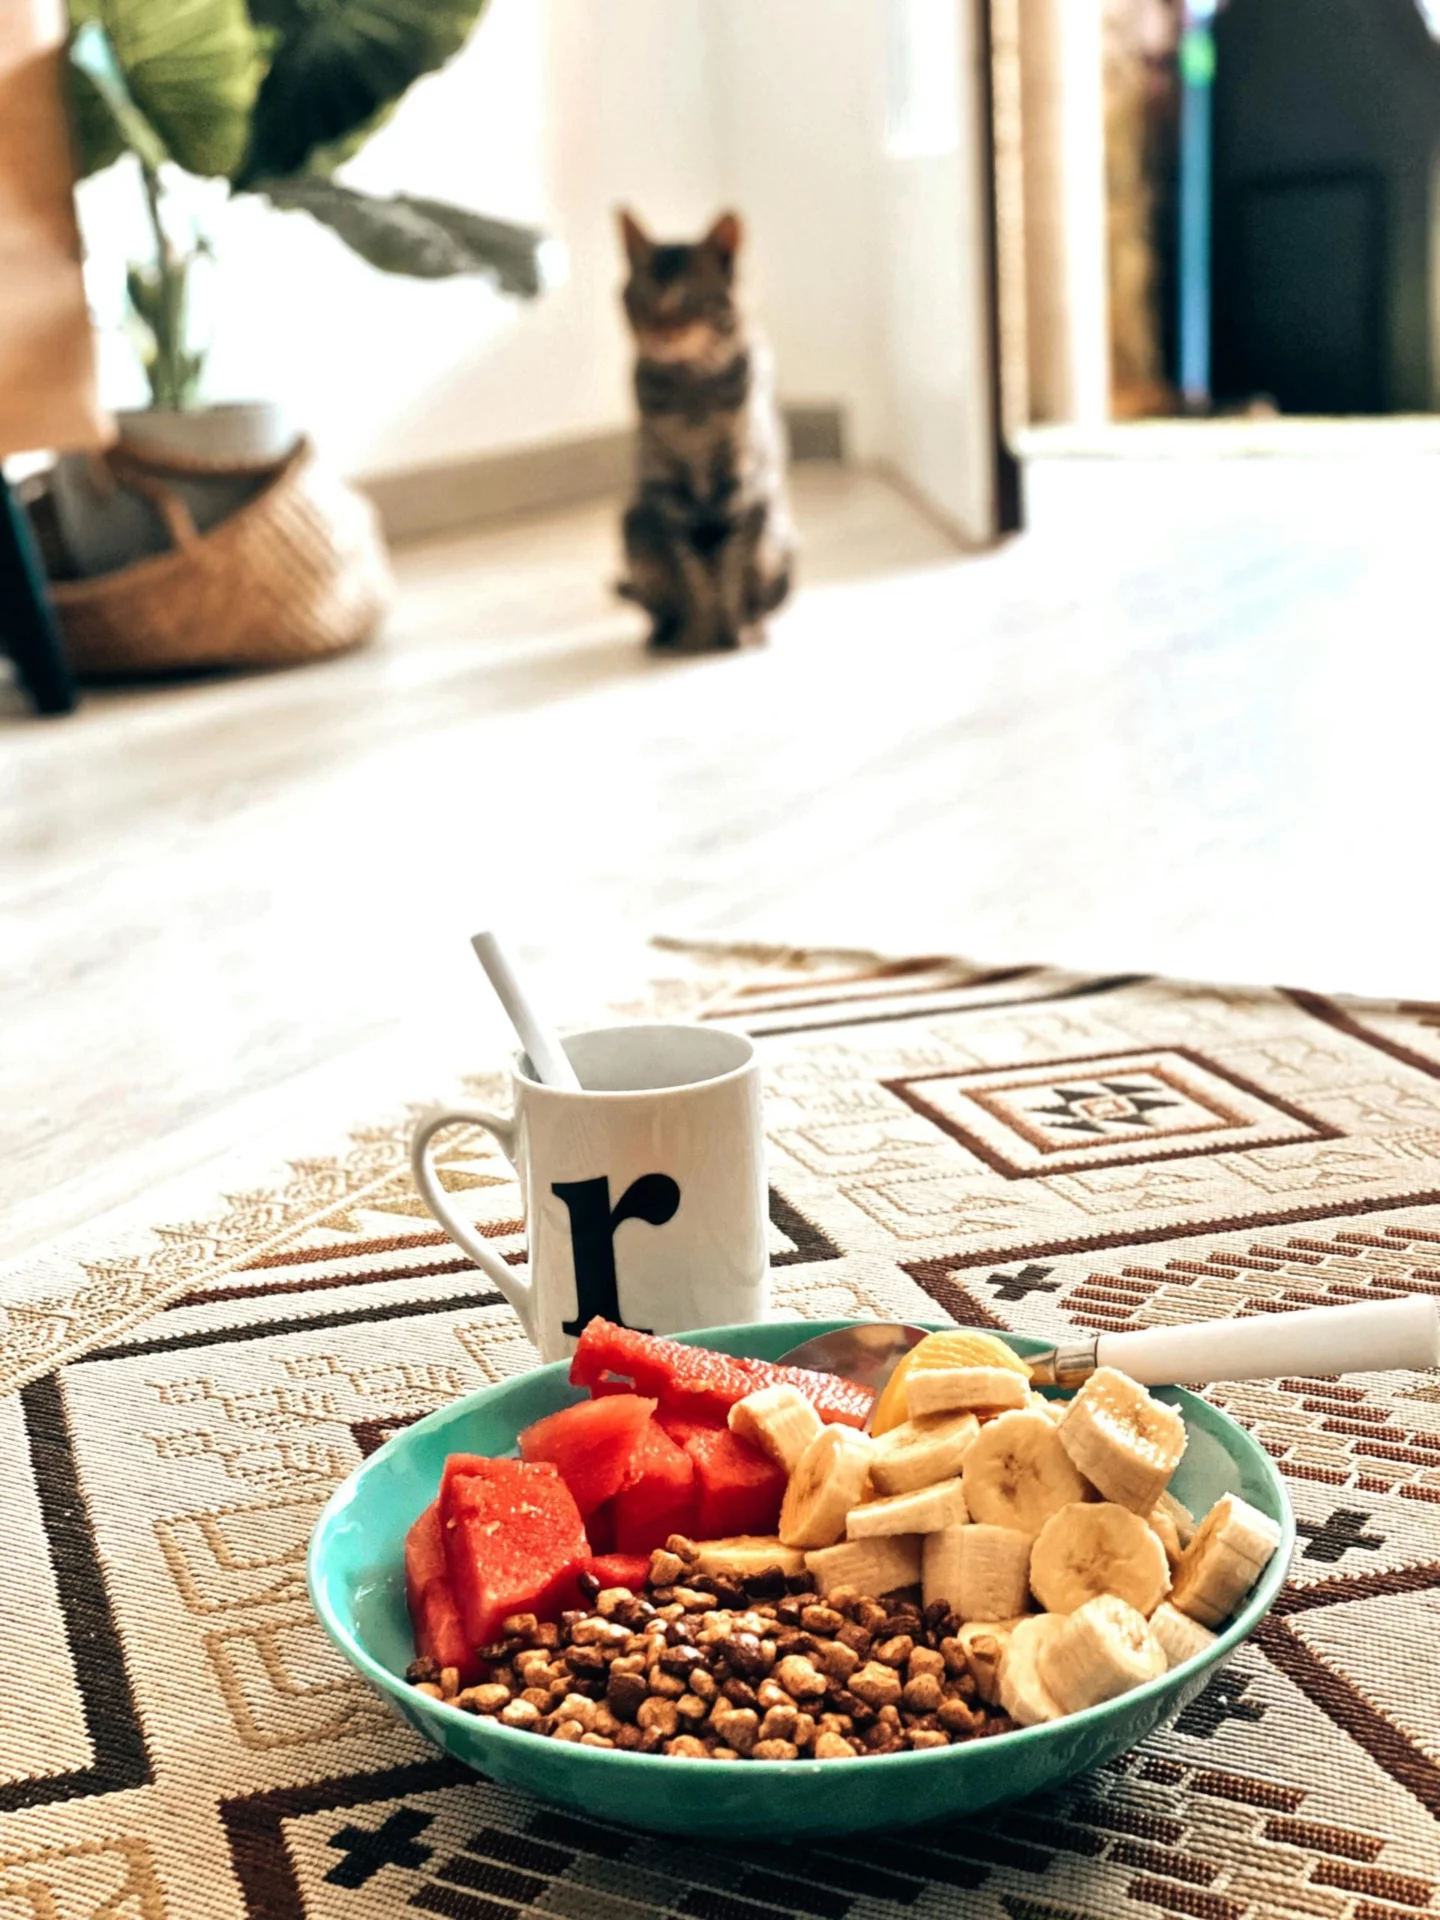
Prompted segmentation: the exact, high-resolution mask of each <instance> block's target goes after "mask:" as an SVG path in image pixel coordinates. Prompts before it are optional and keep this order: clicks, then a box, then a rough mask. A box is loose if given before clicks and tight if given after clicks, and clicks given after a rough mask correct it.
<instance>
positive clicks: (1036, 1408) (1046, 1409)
mask: <svg viewBox="0 0 1440 1920" xmlns="http://www.w3.org/2000/svg"><path fill="white" fill-rule="evenodd" d="M1025 1404H1026V1406H1027V1407H1029V1409H1030V1411H1031V1412H1032V1413H1043V1414H1044V1416H1045V1418H1046V1419H1047V1420H1049V1421H1050V1422H1051V1424H1052V1425H1054V1426H1057V1427H1058V1426H1059V1424H1060V1422H1061V1421H1062V1420H1063V1419H1064V1418H1065V1409H1066V1407H1067V1406H1068V1405H1069V1402H1068V1401H1066V1400H1049V1399H1047V1398H1046V1397H1045V1395H1044V1394H1043V1393H1041V1392H1039V1391H1038V1389H1037V1388H1035V1387H1032V1388H1031V1389H1030V1398H1029V1399H1028V1400H1027V1401H1026V1402H1025Z"/></svg>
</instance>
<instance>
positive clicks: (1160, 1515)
mask: <svg viewBox="0 0 1440 1920" xmlns="http://www.w3.org/2000/svg"><path fill="white" fill-rule="evenodd" d="M1145 1524H1146V1525H1147V1526H1148V1527H1149V1529H1150V1531H1151V1532H1152V1533H1153V1534H1154V1536H1155V1538H1156V1539H1157V1540H1158V1541H1159V1542H1160V1544H1161V1546H1162V1547H1164V1549H1165V1558H1166V1559H1167V1560H1168V1561H1169V1563H1170V1571H1171V1572H1172V1573H1173V1572H1174V1571H1175V1568H1176V1567H1177V1566H1178V1565H1179V1564H1180V1554H1181V1546H1180V1529H1179V1527H1177V1526H1176V1524H1175V1516H1174V1514H1173V1513H1171V1512H1170V1511H1169V1509H1168V1508H1166V1507H1161V1506H1154V1507H1152V1508H1151V1509H1150V1511H1149V1513H1148V1514H1147V1515H1146V1516H1145Z"/></svg>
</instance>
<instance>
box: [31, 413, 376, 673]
mask: <svg viewBox="0 0 1440 1920" xmlns="http://www.w3.org/2000/svg"><path fill="white" fill-rule="evenodd" d="M106 458H107V460H108V462H109V464H110V466H111V468H112V469H113V471H114V473H115V476H116V478H117V479H118V480H120V481H121V482H123V484H124V485H125V486H127V487H133V488H135V490H136V491H137V492H140V493H143V494H145V495H146V497H147V498H148V499H150V500H152V501H153V502H154V503H155V505H156V507H157V508H158V509H159V510H160V513H161V515H162V516H163V518H164V520H165V524H166V526H167V528H168V529H169V532H170V537H171V539H172V540H173V541H174V543H175V544H174V547H173V549H172V550H171V551H170V552H168V553H162V554H157V555H155V556H154V557H153V558H150V559H146V560H137V561H136V562H135V564H134V565H133V566H129V567H122V568H121V569H120V570H119V571H118V572H116V573H107V574H101V575H99V576H98V577H96V578H95V579H91V580H62V581H55V582H54V583H52V585H51V588H50V595H51V599H52V600H53V602H54V606H55V610H56V612H57V614H58V615H59V618H60V624H61V627H62V629H63V631H64V635H65V645H66V650H67V651H68V653H69V655H70V659H71V662H72V663H73V665H74V666H75V668H76V670H77V671H78V672H81V673H155V672H164V671H169V670H173V669H177V668H193V667H272V666H283V665H287V664H291V663H298V662H300V661H304V660H317V659H320V658H321V657H322V656H323V655H325V654H329V653H339V652H341V651H342V650H343V649H344V648H346V647H353V646H356V645H358V644H359V642H360V641H362V640H365V639H368V637H369V636H370V634H371V633H373V632H374V630H375V627H376V625H377V624H378V623H379V621H380V619H381V617H382V615H383V614H384V613H385V611H386V609H387V607H388V606H389V604H390V598H391V591H392V585H393V583H392V581H391V577H390V568H389V563H388V561H387V559H386V557H385V548H384V544H383V542H382V540H381V537H380V531H379V527H378V524H377V521H376V518H375V513H374V510H373V508H372V507H371V506H370V504H369V502H368V501H366V500H364V499H362V498H361V496H360V495H359V494H358V493H356V492H354V490H353V489H352V488H350V487H348V486H346V485H345V483H344V482H343V481H342V480H340V479H339V478H338V477H337V476H336V475H335V474H333V473H330V472H329V471H327V469H326V468H325V467H324V466H323V465H322V464H321V463H320V462H319V461H318V460H317V459H316V457H315V450H314V448H313V447H312V446H311V445H310V444H309V442H308V441H301V442H300V443H299V445H298V446H297V447H296V448H295V449H294V451H293V452H292V453H290V454H289V455H288V456H287V457H286V459H285V460H284V461H283V462H282V463H281V464H280V466H278V467H277V468H275V469H274V477H273V478H272V479H271V481H270V482H269V484H268V485H267V486H265V487H264V488H262V489H261V491H260V492H259V493H257V494H256V495H255V496H254V498H253V499H251V500H249V501H247V502H246V503H245V505H244V506H242V507H239V508H237V509H236V511H235V512H234V513H233V514H231V515H230V517H229V518H228V519H226V520H223V521H221V522H220V524H219V525H218V526H215V527H212V528H211V529H210V531H209V532H208V533H204V534H202V533H199V532H197V531H196V527H195V523H194V521H193V520H192V519H191V517H190V512H189V509H188V508H187V507H186V505H185V503H184V501H183V500H182V499H181V498H180V496H179V495H178V494H177V493H176V492H175V491H174V490H173V488H171V487H169V486H167V484H166V481H165V475H166V474H167V473H169V474H172V475H173V474H179V473H186V472H209V471H213V468H211V467H206V466H204V465H203V464H201V463H198V462H197V463H195V464H194V465H193V466H191V465H190V464H188V463H186V462H184V461H182V460H180V459H179V458H178V457H175V456H171V455H166V456H165V458H164V459H163V461H162V460H159V459H156V458H153V457H150V456H144V457H142V456H141V455H139V454H137V453H136V452H135V450H134V449H133V448H130V447H118V448H112V450H111V451H110V453H109V454H108V455H107V456H106Z"/></svg>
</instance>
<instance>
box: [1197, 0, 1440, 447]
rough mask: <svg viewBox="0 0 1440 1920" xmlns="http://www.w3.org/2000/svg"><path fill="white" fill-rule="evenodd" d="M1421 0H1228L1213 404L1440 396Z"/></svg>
mask: <svg viewBox="0 0 1440 1920" xmlns="http://www.w3.org/2000/svg"><path fill="white" fill-rule="evenodd" d="M1428 18H1429V15H1428V14H1426V13H1424V12H1422V8H1421V6H1420V5H1419V4H1417V0H1226V4H1224V5H1222V6H1221V8H1220V10H1219V12H1218V14H1217V16H1216V20H1215V55H1216V58H1215V87H1214V133H1215V143H1214V175H1213V178H1214V228H1213V251H1212V256H1211V258H1212V267H1213V289H1214V299H1213V307H1212V323H1213V338H1214V381H1213V386H1214V394H1215V398H1216V399H1217V400H1218V401H1219V402H1221V403H1222V404H1227V403H1228V404H1234V403H1237V402H1238V403H1241V404H1243V403H1244V402H1246V401H1249V400H1252V399H1255V398H1257V397H1259V396H1268V397H1269V398H1270V399H1272V400H1274V401H1275V402H1276V403H1277V404H1278V405H1279V407H1280V408H1281V409H1282V411H1284V412H1286V413H1318V414H1340V413H1389V412H1419V411H1422V410H1427V409H1430V408H1433V407H1435V405H1436V404H1437V399H1440V350H1437V340H1436V326H1435V314H1436V311H1437V303H1436V293H1437V289H1436V286H1435V271H1434V262H1433V259H1432V254H1433V230H1432V181H1433V180H1434V179H1435V178H1436V177H1437V169H1440V46H1437V43H1436V40H1435V38H1434V37H1433V35H1432V32H1431V31H1430V30H1428V29H1427V20H1428Z"/></svg>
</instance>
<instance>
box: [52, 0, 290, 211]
mask: <svg viewBox="0 0 1440 1920" xmlns="http://www.w3.org/2000/svg"><path fill="white" fill-rule="evenodd" d="M71 18H72V20H73V21H74V22H75V25H76V27H77V30H83V26H84V23H85V21H86V20H87V19H88V20H96V21H98V22H99V24H100V25H101V26H102V27H103V28H104V30H105V35H106V37H107V39H108V40H109V43H110V46H111V47H112V48H113V49H114V56H115V62H116V64H117V66H118V70H119V73H120V75H121V76H123V84H124V87H125V89H126V91H127V93H128V95H129V97H130V99H131V101H132V102H133V104H134V106H135V107H136V108H137V109H138V110H139V112H140V113H141V114H142V115H143V116H144V118H145V120H146V121H148V122H149V124H150V125H151V127H152V128H153V129H154V131H155V133H156V135H158V137H159V139H160V141H161V142H162V143H163V145H164V147H165V148H166V149H167V150H168V152H169V155H170V157H171V159H173V160H175V161H176V162H177V163H178V164H179V165H180V166H182V167H185V168H187V169H188V170H189V171H190V172H191V173H203V174H230V173H233V172H234V170H235V168H236V167H237V166H239V164H240V161H241V158H242V156H243V154H244V152H245V148H246V145H247V142H248V140H249V135H250V111H251V108H252V106H253V105H254V102H255V95H256V93H257V91H258V89H259V86H260V81H261V78H262V76H263V74H264V71H265V38H264V36H262V34H261V33H260V32H259V31H257V29H256V27H255V24H254V22H253V21H252V20H251V18H250V14H249V11H248V9H247V7H246V4H245V0H71ZM87 80H88V82H89V83H90V85H91V87H92V89H93V88H95V87H96V86H97V85H98V83H97V80H96V76H95V74H94V73H93V72H89V73H87ZM76 91H77V94H78V95H80V102H79V103H77V104H78V105H79V112H80V114H81V115H89V114H90V113H91V111H92V110H93V105H94V102H93V99H92V98H91V97H90V96H89V95H88V94H86V93H85V92H84V88H83V86H81V87H77V89H76ZM106 99H107V102H110V95H109V94H107V95H106ZM110 103H111V104H113V102H110ZM123 131H124V130H123V129H122V132H123ZM83 132H84V122H83V120H82V137H83ZM125 137H126V140H127V144H133V142H132V141H131V140H130V137H129V135H128V134H126V136H125ZM112 157H113V156H112Z"/></svg>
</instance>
